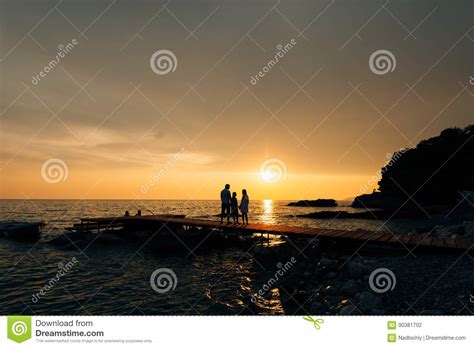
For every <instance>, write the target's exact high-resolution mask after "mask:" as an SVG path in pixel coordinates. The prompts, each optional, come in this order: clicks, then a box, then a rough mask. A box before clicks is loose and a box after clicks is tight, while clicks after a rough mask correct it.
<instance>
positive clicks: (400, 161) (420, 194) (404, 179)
mask: <svg viewBox="0 0 474 348" xmlns="http://www.w3.org/2000/svg"><path fill="white" fill-rule="evenodd" d="M473 135H474V125H469V126H467V127H466V128H448V129H445V130H443V131H442V132H441V134H440V135H439V136H437V137H433V138H430V139H427V140H423V141H421V142H420V143H419V144H418V145H417V146H416V148H413V149H403V150H401V151H398V152H395V153H394V154H393V155H392V158H391V160H390V161H389V162H388V163H387V164H386V165H385V166H384V167H383V168H382V169H381V179H380V181H379V182H378V185H379V191H380V192H374V193H372V194H365V195H361V196H358V197H356V198H355V199H354V202H353V204H352V206H353V207H358V208H382V209H387V210H389V209H391V210H396V209H398V208H400V207H402V206H403V208H404V209H417V207H418V206H419V205H421V206H424V207H426V206H433V205H440V206H443V205H446V206H454V205H455V204H456V202H457V201H458V200H459V196H460V192H462V191H472V190H473V189H474V166H472V165H471V164H470V163H471V162H472V159H473V158H474V140H473ZM415 202H416V203H415Z"/></svg>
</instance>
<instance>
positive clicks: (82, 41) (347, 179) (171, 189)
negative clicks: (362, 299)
mask: <svg viewBox="0 0 474 348" xmlns="http://www.w3.org/2000/svg"><path fill="white" fill-rule="evenodd" d="M330 3H331V2H330V1H329V2H327V3H325V2H324V1H322V2H314V1H299V2H294V1H281V2H280V4H279V5H278V6H277V8H276V9H275V8H273V6H274V5H275V4H274V2H272V1H266V0H265V1H259V2H254V1H251V2H250V1H243V0H242V1H232V2H227V3H221V2H216V1H210V0H209V1H201V2H199V3H198V2H191V1H189V2H187V1H183V2H178V3H171V4H170V5H169V7H168V8H167V9H162V7H161V4H160V3H158V2H156V3H155V2H153V3H150V2H147V1H133V2H117V3H116V4H114V5H113V6H111V7H110V8H107V9H106V5H104V4H102V3H101V2H90V3H87V4H84V3H79V2H64V3H62V4H61V5H60V6H59V9H60V11H61V12H62V14H61V13H59V11H56V10H52V11H51V9H52V8H54V5H55V3H53V2H49V1H41V2H35V3H34V4H33V3H31V2H27V1H11V2H2V5H0V6H2V8H1V10H0V13H1V14H0V16H2V20H1V24H0V25H1V33H2V36H1V41H0V48H1V52H0V57H1V58H0V59H1V60H0V75H1V76H2V79H1V81H0V92H1V93H0V122H1V123H0V126H1V129H0V131H1V139H0V140H1V145H2V147H1V152H0V170H1V171H0V184H1V186H0V197H1V198H20V199H22V198H26V197H30V198H68V199H69V198H107V199H120V198H123V199H133V198H143V199H212V198H218V192H219V191H220V189H221V188H222V186H223V185H224V184H225V183H230V184H231V185H232V189H235V190H238V191H240V190H241V189H242V188H247V189H248V191H249V194H250V195H251V197H253V199H315V198H336V199H344V198H348V197H353V196H355V195H358V194H360V193H361V192H362V191H367V192H370V191H371V189H372V188H374V187H376V185H375V181H376V178H375V179H374V178H373V177H374V176H376V175H377V172H378V170H379V169H380V168H381V166H383V164H384V163H385V161H386V160H387V156H389V155H388V154H390V153H393V152H394V151H397V150H399V149H401V148H403V147H410V146H415V145H416V143H417V142H419V141H420V140H422V139H424V138H427V137H430V136H434V135H437V134H439V132H440V131H441V130H442V129H444V128H447V127H452V126H459V127H463V126H465V125H467V124H469V123H472V116H471V117H469V115H468V113H467V110H469V107H470V106H472V96H471V95H470V94H469V88H471V89H472V88H473V87H472V86H470V85H469V83H468V81H469V76H470V74H471V75H472V73H471V70H472V61H471V58H472V55H470V53H469V52H472V42H471V40H470V39H469V37H468V36H467V34H466V33H468V31H469V29H470V27H471V19H470V17H469V13H470V12H469V11H466V9H465V8H457V6H458V7H459V6H462V4H459V5H457V4H456V2H452V3H449V2H446V3H444V2H443V3H441V4H439V8H438V9H437V10H436V11H434V12H433V13H432V14H431V15H430V16H429V17H428V18H427V19H426V20H425V21H424V22H423V23H422V24H421V25H420V26H418V27H417V29H416V31H415V32H414V33H413V34H412V35H414V36H415V37H416V39H414V38H413V37H412V36H410V35H408V34H407V31H406V28H415V27H416V26H417V25H418V24H419V23H420V22H421V21H422V20H423V18H425V17H426V15H427V14H428V13H430V12H431V11H432V9H433V6H434V5H433V4H431V3H430V2H426V3H425V2H416V3H414V2H413V3H409V2H407V3H406V4H405V3H404V4H399V5H397V6H396V7H391V5H389V6H388V7H387V8H388V9H390V10H391V11H392V14H394V15H395V16H397V18H398V19H399V22H400V23H403V24H404V25H403V26H401V25H400V23H399V22H397V21H395V20H394V18H393V16H392V15H390V13H388V12H387V11H386V10H382V11H380V12H379V14H378V15H377V16H376V17H374V19H373V20H371V21H370V22H369V23H367V25H365V26H364V27H363V28H362V30H361V31H359V32H358V33H359V34H358V36H359V37H360V38H358V37H354V33H355V32H357V31H358V29H359V28H361V27H362V26H363V25H364V23H365V22H367V20H368V19H369V18H370V17H371V15H372V14H373V13H375V12H376V11H377V10H379V9H380V4H378V2H375V1H360V2H359V1H358V2H344V3H338V2H336V3H334V4H332V5H330V6H329V7H327V6H328V4H330ZM326 7H327V8H326ZM160 10H161V12H159V11H160ZM103 11H105V12H103ZM323 11H324V12H323ZM102 12H103V13H102ZM101 13H102V15H100V14H101ZM320 13H323V14H321V15H320V16H318V15H319V14H320ZM154 15H156V16H154ZM45 16H46V17H45ZM64 16H66V17H67V20H66V19H65V18H64ZM43 17H44V19H43ZM315 18H317V20H315ZM37 23H39V24H38V25H36V24H37ZM71 23H72V24H71ZM290 23H291V24H290ZM446 28H449V30H446ZM32 29H33V31H31V30H32ZM29 32H30V35H27V34H28V33H29ZM292 39H293V40H294V42H295V44H294V45H293V47H292V48H291V49H290V50H289V51H288V52H287V53H286V54H285V55H284V57H283V58H281V60H280V61H279V62H278V63H277V64H276V65H274V66H272V67H271V69H270V70H269V71H268V72H267V73H266V74H265V76H263V77H262V78H261V79H260V80H259V81H258V82H257V83H256V84H254V83H253V82H252V79H251V77H252V76H254V75H255V74H258V72H259V71H261V70H262V69H263V67H265V66H267V64H268V62H269V61H270V60H271V59H272V58H273V57H274V56H275V54H276V52H277V51H278V50H279V47H280V48H281V46H280V45H285V44H287V43H289V42H291V40H292ZM72 40H76V41H75V42H77V45H75V46H74V47H73V48H72V49H71V51H70V52H68V53H67V55H65V57H64V58H61V59H60V62H59V63H58V64H57V65H56V66H55V67H54V68H53V69H51V71H49V72H48V73H47V74H46V75H45V77H43V78H41V81H39V82H37V81H36V82H35V83H34V82H32V78H33V77H34V76H36V75H38V74H39V73H40V71H42V70H43V69H44V67H45V66H46V65H48V63H49V62H50V61H51V60H52V59H54V58H55V56H56V55H57V53H58V51H60V48H61V47H64V46H65V45H67V44H68V43H70V42H72ZM60 45H63V46H60ZM58 46H59V47H58ZM164 49H166V50H169V51H171V52H173V54H174V55H175V56H176V62H175V65H176V66H175V70H174V71H171V72H169V73H166V74H156V73H155V72H154V71H153V69H151V66H150V57H151V56H152V55H153V54H154V53H155V52H157V51H158V50H164ZM380 49H386V50H390V51H391V52H392V53H393V55H394V57H395V58H396V67H395V69H394V71H392V72H390V73H388V74H385V75H378V74H374V73H373V72H372V71H371V70H370V68H369V57H370V56H371V54H372V53H373V52H374V51H376V50H380ZM470 57H471V58H470ZM466 86H467V87H466ZM470 92H471V93H472V91H470ZM471 109H472V108H471ZM51 159H59V160H61V161H62V162H61V163H62V164H61V165H62V168H61V170H60V172H58V173H59V180H58V182H56V183H51V177H49V178H48V175H49V174H48V175H46V178H45V174H44V172H43V175H42V167H43V168H44V166H45V163H49V162H47V161H48V160H51ZM266 161H267V162H266ZM268 161H269V162H268ZM264 163H267V164H268V166H269V168H270V169H268V168H267V169H265V168H264V172H265V170H266V171H267V173H266V174H265V175H263V177H262V173H261V171H262V168H261V167H262V165H263V164H264ZM47 169H48V168H46V170H47ZM52 169H54V168H52ZM268 171H269V172H268ZM66 172H67V176H66V175H65V173H66ZM50 174H51V173H50ZM53 176H54V173H53ZM265 178H266V181H265V180H264V179H265ZM54 180H55V179H54V178H53V181H54ZM269 181H273V182H269Z"/></svg>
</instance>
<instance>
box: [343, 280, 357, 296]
mask: <svg viewBox="0 0 474 348" xmlns="http://www.w3.org/2000/svg"><path fill="white" fill-rule="evenodd" d="M341 293H342V294H343V295H348V296H354V295H355V294H356V293H357V285H356V282H355V281H354V280H353V279H351V280H349V281H348V282H347V283H346V284H344V286H343V287H342V289H341Z"/></svg>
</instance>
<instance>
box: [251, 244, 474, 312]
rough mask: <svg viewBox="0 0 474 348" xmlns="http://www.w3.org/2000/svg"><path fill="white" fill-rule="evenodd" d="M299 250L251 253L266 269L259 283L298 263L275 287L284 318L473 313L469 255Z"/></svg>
mask: <svg viewBox="0 0 474 348" xmlns="http://www.w3.org/2000/svg"><path fill="white" fill-rule="evenodd" d="M297 244H298V243H297V242H296V244H295V246H291V245H288V244H285V245H282V246H279V247H274V248H265V247H260V248H255V249H254V251H253V255H254V257H255V259H256V262H258V263H259V264H261V265H262V266H263V267H265V271H264V272H261V274H260V275H259V279H260V281H262V282H265V281H266V280H265V279H274V278H275V277H274V275H275V274H278V273H276V272H278V271H279V270H280V273H282V272H281V268H282V265H285V264H286V262H287V260H290V259H291V258H294V260H296V262H294V263H292V266H291V267H290V268H289V269H288V270H286V271H285V272H284V274H283V276H281V277H277V278H279V279H278V281H277V282H276V283H275V284H274V285H273V286H274V288H276V289H278V292H279V294H280V298H281V301H282V306H283V308H284V309H285V313H286V314H295V315H296V314H297V315H304V314H308V313H310V314H312V315H313V314H314V315H384V314H394V315H395V314H396V315H404V314H405V315H418V314H421V315H442V314H469V310H473V309H474V304H472V303H470V291H471V292H472V289H473V287H474V279H473V278H472V276H471V271H472V269H473V266H474V259H473V258H472V256H470V255H468V254H464V255H463V256H461V257H460V256H459V255H413V254H411V252H410V251H409V250H406V252H404V253H403V254H402V255H363V254H360V253H355V254H354V253H351V254H344V253H337V252H334V251H328V250H322V248H321V247H320V246H319V245H318V243H317V242H314V243H313V244H311V245H310V246H307V245H306V246H305V245H303V244H300V245H297ZM298 250H299V251H298ZM265 277H267V278H265ZM272 277H273V278H272ZM269 294H271V292H270V291H269V292H268V294H267V296H269Z"/></svg>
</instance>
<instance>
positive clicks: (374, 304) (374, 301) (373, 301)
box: [359, 291, 382, 311]
mask: <svg viewBox="0 0 474 348" xmlns="http://www.w3.org/2000/svg"><path fill="white" fill-rule="evenodd" d="M381 304H382V300H380V298H379V297H377V296H375V295H374V294H372V293H370V292H367V291H364V292H363V293H362V295H361V296H360V304H359V307H360V309H362V310H363V311H372V310H374V309H378V308H379V307H380V306H381Z"/></svg>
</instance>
